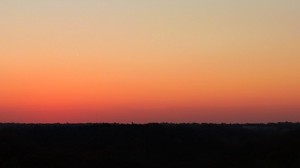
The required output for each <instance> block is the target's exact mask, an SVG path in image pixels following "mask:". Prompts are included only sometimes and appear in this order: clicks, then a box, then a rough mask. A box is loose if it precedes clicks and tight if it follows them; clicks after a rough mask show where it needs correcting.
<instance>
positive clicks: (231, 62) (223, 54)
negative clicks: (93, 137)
mask: <svg viewBox="0 0 300 168" xmlns="http://www.w3.org/2000/svg"><path fill="white" fill-rule="evenodd" d="M277 121H300V1H299V0H251V1H245V0H226V1H224V0H26V1H24V0H1V1H0V122H122V123H126V122H138V123H145V122H218V123H219V122H238V123H243V122H277Z"/></svg>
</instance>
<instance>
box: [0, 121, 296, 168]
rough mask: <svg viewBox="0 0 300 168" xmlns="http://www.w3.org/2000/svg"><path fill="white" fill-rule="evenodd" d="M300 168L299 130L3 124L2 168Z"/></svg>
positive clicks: (271, 126)
mask: <svg viewBox="0 0 300 168" xmlns="http://www.w3.org/2000/svg"><path fill="white" fill-rule="evenodd" d="M48 167H49V168H50V167H51V168H60V167H66V168H76V167H82V168H89V167H120V168H121V167H126V168H127V167H130V168H135V167H137V168H139V167H140V168H150V167H151V168H152V167H164V168H166V167H168V168H169V167H170V168H172V167H176V168H177V167H180V168H189V167H203V168H215V167H221V168H224V167H230V168H278V167H280V168H289V167H292V168H299V167H300V124H291V123H280V124H267V125H260V124H257V125H214V124H178V125H175V124H146V125H135V124H129V125H120V124H82V125H81V124H73V125H60V124H53V125H33V124H32V125H24V124H0V168H48Z"/></svg>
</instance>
